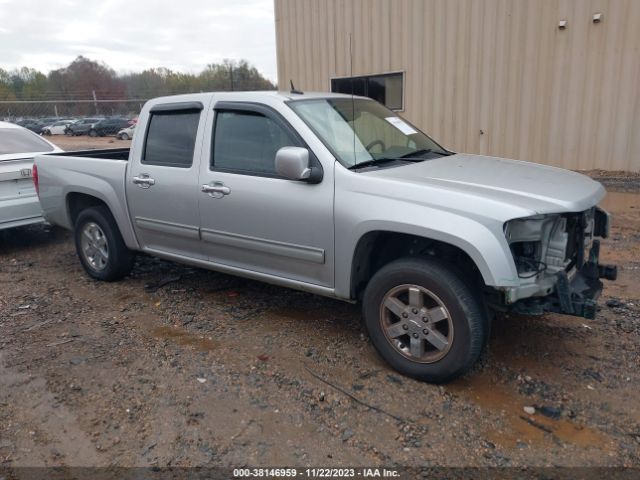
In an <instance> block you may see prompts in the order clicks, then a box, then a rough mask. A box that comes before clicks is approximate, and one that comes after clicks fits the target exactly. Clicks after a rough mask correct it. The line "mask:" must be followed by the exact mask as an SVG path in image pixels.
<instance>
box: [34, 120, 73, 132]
mask: <svg viewBox="0 0 640 480" xmlns="http://www.w3.org/2000/svg"><path fill="white" fill-rule="evenodd" d="M74 121H75V120H60V121H57V122H55V123H52V124H51V125H49V126H47V127H44V128H43V129H42V134H43V135H64V134H65V133H66V131H67V127H68V126H69V125H71V124H72V123H73V122H74Z"/></svg>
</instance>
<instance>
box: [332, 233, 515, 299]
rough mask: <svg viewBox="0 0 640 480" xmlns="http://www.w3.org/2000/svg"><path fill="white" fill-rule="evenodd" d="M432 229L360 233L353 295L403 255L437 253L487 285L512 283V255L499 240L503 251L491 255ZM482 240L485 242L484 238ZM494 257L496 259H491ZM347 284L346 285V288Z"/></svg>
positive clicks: (355, 249) (356, 296)
mask: <svg viewBox="0 0 640 480" xmlns="http://www.w3.org/2000/svg"><path fill="white" fill-rule="evenodd" d="M438 233H440V234H438V235H433V234H429V232H424V233H421V234H417V233H413V232H407V231H402V230H397V229H394V230H387V229H372V230H368V231H366V232H364V233H363V234H361V235H360V236H359V238H358V239H357V241H356V242H355V244H354V247H353V250H352V255H351V257H350V259H351V262H350V265H349V267H348V268H349V271H348V278H349V283H348V285H345V286H344V287H346V289H348V296H349V298H351V299H359V298H360V296H361V294H362V292H363V290H364V288H365V287H366V284H367V282H368V280H369V279H370V278H371V277H372V276H373V274H375V273H376V272H377V271H378V270H379V269H380V268H382V267H383V266H384V265H386V264H388V263H389V262H391V261H393V260H397V259H399V258H402V257H411V256H414V257H433V258H437V259H438V260H440V261H444V262H446V263H448V264H453V265H454V266H455V268H456V269H457V270H458V271H460V272H461V273H462V274H464V275H465V277H466V278H468V279H469V280H470V281H472V282H480V283H481V284H482V285H483V286H498V285H500V284H509V282H510V281H511V278H513V273H512V270H513V267H512V265H511V264H510V257H509V258H506V257H505V255H504V253H503V252H504V250H503V248H502V247H501V246H499V245H497V240H496V241H495V242H496V244H494V245H492V246H491V247H493V248H494V250H495V249H496V248H497V252H498V253H499V255H496V254H495V253H496V251H494V255H493V256H491V257H490V258H487V257H486V256H485V255H483V253H482V252H481V251H480V250H479V249H478V248H477V247H476V246H474V245H473V244H471V243H469V242H468V241H466V240H465V239H463V238H460V237H456V236H452V235H446V234H445V235H443V234H442V232H438ZM481 243H482V242H481ZM489 260H492V263H491V264H490V263H489ZM344 287H343V288H344Z"/></svg>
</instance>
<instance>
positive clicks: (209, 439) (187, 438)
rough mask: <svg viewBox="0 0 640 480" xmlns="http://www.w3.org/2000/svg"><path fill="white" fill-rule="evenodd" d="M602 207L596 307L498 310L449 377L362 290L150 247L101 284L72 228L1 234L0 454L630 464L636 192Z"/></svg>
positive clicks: (64, 459)
mask: <svg viewBox="0 0 640 480" xmlns="http://www.w3.org/2000/svg"><path fill="white" fill-rule="evenodd" d="M107 141H108V140H107ZM116 142H118V141H117V140H116ZM120 143H122V142H118V143H117V145H119V144H120ZM606 206H607V207H608V208H609V209H610V210H611V211H612V212H613V213H614V214H615V222H614V228H613V236H612V238H611V239H609V240H607V241H605V242H604V244H603V248H602V250H603V254H604V261H605V262H611V263H617V264H618V265H619V267H620V274H619V280H618V281H617V282H615V283H611V282H608V283H607V285H606V289H605V292H604V294H603V296H602V297H601V300H600V312H599V317H598V319H597V320H594V321H590V320H584V319H579V318H574V317H568V316H559V315H545V316H543V317H516V316H510V317H500V318H498V319H497V320H496V321H495V322H494V325H493V330H492V335H491V338H490V341H489V346H488V349H487V351H486V353H485V354H484V355H483V357H482V360H481V362H480V363H479V364H478V366H477V367H476V368H475V369H474V370H473V371H472V372H471V373H470V374H469V375H467V376H466V377H465V378H462V379H460V380H458V381H455V382H454V383H452V384H449V385H446V386H434V385H429V384H426V383H421V382H417V381H414V380H411V379H408V378H406V377H403V376H401V375H399V374H397V373H395V372H394V371H392V370H391V369H390V368H389V367H388V366H387V365H386V364H385V363H383V362H382V361H381V360H380V358H379V357H378V356H377V355H376V353H375V351H374V349H373V348H372V346H371V345H370V343H369V341H368V340H367V338H366V336H365V332H364V329H363V328H362V326H361V324H360V313H359V310H358V308H357V306H354V305H350V304H346V303H341V302H338V301H333V300H328V299H324V298H320V297H316V296H313V295H309V294H305V293H301V292H296V291H292V290H288V289H284V288H278V287H274V286H269V285H265V284H261V283H258V282H253V281H248V280H243V279H240V278H236V277H231V276H228V275H222V274H218V273H213V272H208V271H205V270H199V269H195V268H189V267H185V266H181V265H177V264H173V263H170V262H165V261H161V260H157V259H153V258H150V257H146V256H140V257H139V259H138V261H137V264H136V267H135V269H134V271H133V274H132V275H131V276H130V277H128V278H126V279H125V280H123V281H121V282H118V283H98V282H95V281H93V280H90V279H89V278H88V277H87V276H86V275H85V274H84V272H83V270H82V268H81V267H80V264H79V262H78V260H77V258H76V254H75V251H74V246H73V242H72V239H71V235H70V234H69V233H68V232H66V231H63V230H60V229H57V228H56V229H54V228H51V227H46V226H39V227H30V228H22V229H18V230H13V231H10V232H5V233H3V234H2V235H1V236H0V290H1V291H2V295H1V296H0V332H1V333H0V466H52V465H68V466H78V465H83V466H106V465H118V466H133V465H136V466H193V465H216V466H218V465H222V466H230V467H238V466H243V465H260V466H267V465H272V466H305V465H313V466H345V465H350V466H372V465H387V466H390V465H430V466H436V465H437V466H441V465H445V466H469V465H474V466H553V465H565V466H577V465H581V466H585V465H586V466H592V465H599V466H639V465H640V399H639V396H638V392H639V387H640V368H639V367H640V362H639V359H640V357H639V355H638V340H639V339H640V322H639V319H638V318H639V317H640V196H639V195H638V194H637V193H636V194H634V193H612V194H610V195H609V197H608V199H607V202H606ZM167 281H168V283H166V284H165V285H162V286H160V284H162V283H163V282H167ZM524 407H533V408H535V409H536V412H535V413H534V414H533V415H530V414H527V413H526V412H525V410H524Z"/></svg>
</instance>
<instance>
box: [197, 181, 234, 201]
mask: <svg viewBox="0 0 640 480" xmlns="http://www.w3.org/2000/svg"><path fill="white" fill-rule="evenodd" d="M200 190H201V191H202V192H203V193H206V194H207V195H209V196H210V197H212V198H222V197H224V196H225V195H229V194H230V193H231V189H230V188H229V187H227V186H226V185H225V184H224V183H222V182H211V183H210V184H208V185H202V186H201V187H200Z"/></svg>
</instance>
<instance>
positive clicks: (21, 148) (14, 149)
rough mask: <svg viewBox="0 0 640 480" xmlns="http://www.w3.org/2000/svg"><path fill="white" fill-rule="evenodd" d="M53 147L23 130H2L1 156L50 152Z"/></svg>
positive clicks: (0, 131)
mask: <svg viewBox="0 0 640 480" xmlns="http://www.w3.org/2000/svg"><path fill="white" fill-rule="evenodd" d="M52 150H53V147H52V146H51V145H49V144H48V143H47V142H45V141H44V140H42V139H41V138H40V137H38V136H37V135H34V134H33V133H31V132H29V131H28V130H23V129H21V128H0V155H7V154H10V153H36V152H50V151H52Z"/></svg>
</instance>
